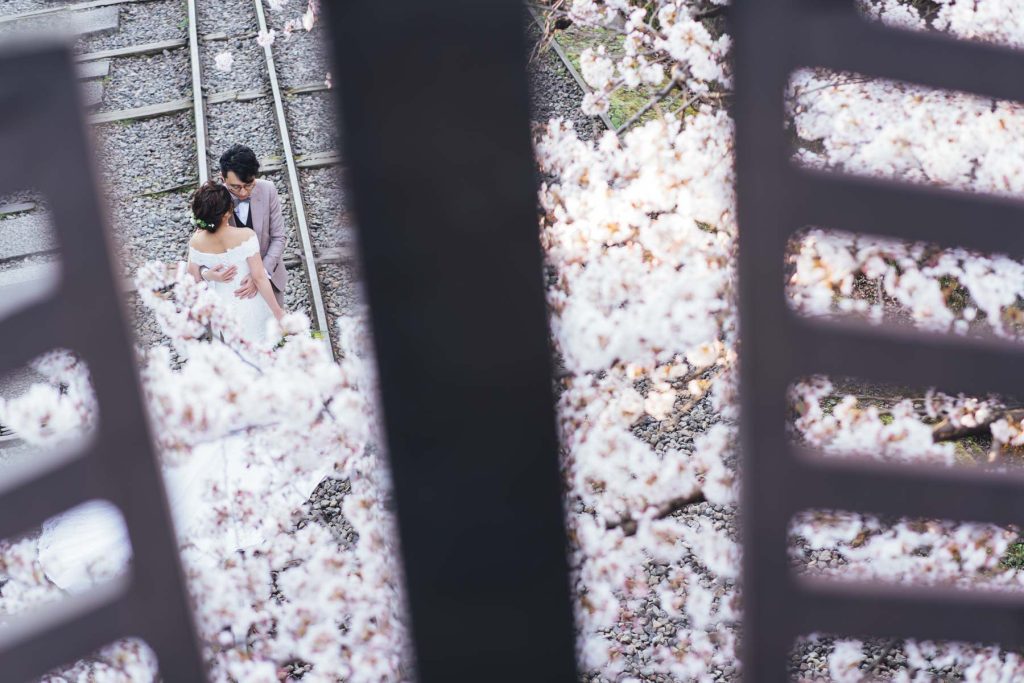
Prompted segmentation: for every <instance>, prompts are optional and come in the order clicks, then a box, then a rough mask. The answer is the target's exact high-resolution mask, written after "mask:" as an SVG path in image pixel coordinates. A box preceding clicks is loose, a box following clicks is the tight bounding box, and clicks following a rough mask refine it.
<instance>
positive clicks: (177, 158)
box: [93, 112, 198, 198]
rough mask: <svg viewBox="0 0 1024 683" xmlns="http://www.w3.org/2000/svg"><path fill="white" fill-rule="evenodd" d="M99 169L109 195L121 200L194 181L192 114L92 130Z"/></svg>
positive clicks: (185, 113) (130, 122)
mask: <svg viewBox="0 0 1024 683" xmlns="http://www.w3.org/2000/svg"><path fill="white" fill-rule="evenodd" d="M93 130H94V131H95V132H96V138H97V139H96V149H97V150H98V152H99V155H98V156H99V168H100V173H101V176H102V178H103V180H104V183H105V187H106V189H107V191H108V193H109V194H111V195H112V196H114V197H118V198H123V197H128V196H132V195H136V194H140V193H143V192H152V191H157V190H163V189H166V188H167V187H169V186H171V185H174V184H179V183H185V182H195V181H196V179H197V177H198V176H197V173H198V171H197V164H196V132H195V126H194V125H193V123H192V112H181V113H178V114H173V115H167V116H158V117H154V118H151V119H144V120H139V121H125V122H118V123H109V124H104V125H101V126H96V127H94V128H93Z"/></svg>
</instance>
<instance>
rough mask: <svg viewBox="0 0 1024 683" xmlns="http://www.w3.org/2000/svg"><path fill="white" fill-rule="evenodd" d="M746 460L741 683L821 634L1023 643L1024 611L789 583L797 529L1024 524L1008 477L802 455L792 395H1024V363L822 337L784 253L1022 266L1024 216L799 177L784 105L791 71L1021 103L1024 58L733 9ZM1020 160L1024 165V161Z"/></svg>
mask: <svg viewBox="0 0 1024 683" xmlns="http://www.w3.org/2000/svg"><path fill="white" fill-rule="evenodd" d="M730 12H731V14H732V19H733V27H732V28H733V37H734V39H735V58H736V61H735V69H736V73H735V86H736V94H735V95H736V99H735V109H734V111H735V117H736V124H737V132H736V149H737V173H738V196H739V226H740V256H739V260H740V292H741V296H740V316H741V330H742V368H741V381H742V437H743V447H744V471H743V482H744V483H743V490H744V493H743V501H742V503H743V508H742V514H743V528H744V534H743V536H744V542H743V543H744V576H743V581H744V612H745V615H744V620H745V621H744V628H743V639H744V671H745V677H746V678H747V680H766V681H767V680H771V681H780V680H785V679H786V659H787V653H788V652H789V650H790V649H791V648H792V646H793V644H794V640H795V638H796V637H797V636H799V635H801V634H808V633H811V632H821V633H832V634H837V635H859V636H870V635H884V636H892V637H900V636H916V637H919V638H928V639H955V640H966V641H971V642H974V641H984V642H1002V643H1013V644H1017V645H1019V644H1020V643H1022V642H1024V596H1021V595H1005V594H1000V595H998V596H997V595H994V594H991V593H989V594H984V593H975V592H959V591H955V592H954V591H952V590H942V589H937V588H934V589H925V588H917V589H909V588H905V587H891V586H883V585H878V584H857V585H852V584H846V583H843V584H837V583H834V582H833V583H826V582H821V581H809V580H802V579H798V578H797V577H795V576H794V575H793V574H792V573H791V571H790V568H789V562H788V560H787V553H786V531H787V525H788V524H789V522H790V520H791V519H792V517H793V515H794V514H796V513H798V512H800V511H803V510H807V509H814V508H826V509H841V510H852V511H864V512H871V513H879V514H885V515H899V516H910V517H926V518H942V519H952V520H971V521H984V522H993V523H1001V524H1010V523H1020V522H1021V521H1022V520H1024V479H1022V478H1021V477H1019V476H1016V475H1011V474H1006V473H1002V474H995V473H990V472H981V471H969V472H965V471H950V470H948V469H929V468H925V467H908V466H884V465H882V464H873V465H866V464H863V461H862V462H861V464H858V463H857V462H854V461H850V460H838V459H827V458H823V457H822V456H821V455H820V454H816V453H809V452H805V451H801V450H800V449H798V448H796V447H795V446H793V445H792V444H791V442H790V439H789V438H788V436H787V434H786V432H785V423H786V408H787V405H786V390H787V386H788V385H789V384H790V383H791V382H792V381H794V380H796V379H798V378H801V377H805V376H807V375H810V374H815V373H823V374H827V375H830V376H836V377H839V376H849V377H857V378H863V379H865V380H869V381H881V382H891V383H894V384H897V385H901V386H904V385H918V386H937V387H940V388H946V389H951V390H953V391H967V392H978V393H980V394H985V393H988V392H1006V393H1014V392H1019V390H1020V381H1021V372H1020V368H1021V363H1022V361H1024V353H1022V349H1021V348H1020V347H1018V346H1010V345H1008V344H998V343H983V342H981V341H978V340H971V339H966V338H959V337H957V338H954V337H945V336H930V335H926V334H917V333H910V332H907V331H899V330H894V329H891V328H884V327H869V326H867V325H866V324H864V325H860V324H842V323H839V322H822V321H812V320H809V319H806V318H802V317H800V316H798V315H797V314H795V313H794V312H792V311H791V310H790V309H789V308H788V306H787V304H786V301H785V296H784V289H783V287H784V251H785V246H786V242H787V240H788V239H789V238H790V237H791V236H792V235H793V234H794V233H795V232H796V231H798V230H800V229H802V228H804V227H806V226H820V227H825V228H832V229H841V230H848V231H853V232H867V233H873V234H878V235H884V236H890V237H895V238H901V239H908V240H924V241H928V242H934V243H938V244H940V245H944V246H953V245H959V246H964V247H968V248H973V249H978V250H982V251H994V252H1000V253H1009V254H1010V255H1013V256H1015V257H1017V258H1020V257H1021V256H1024V231H1021V229H1020V227H1021V224H1022V223H1024V203H1022V202H1018V201H1013V200H1009V199H1003V198H993V197H986V196H978V195H971V196H967V195H965V194H960V193H955V192H950V191H939V190H936V189H929V188H925V187H920V186H911V185H907V184H900V183H890V182H882V181H875V180H867V179H856V178H852V177H848V176H841V175H836V174H827V173H823V172H814V171H810V170H805V169H800V168H797V167H796V166H795V165H794V164H793V163H792V162H791V161H790V154H791V150H790V141H789V138H788V133H787V131H786V130H785V125H784V108H783V94H784V89H785V87H786V84H787V81H788V79H789V78H790V75H791V74H792V72H793V71H794V70H795V69H798V68H801V67H825V68H830V69H836V70H843V71H851V72H856V73H858V74H865V75H868V76H874V77H881V78H889V79H894V80H901V81H908V82H913V83H917V84H921V85H925V86H930V87H935V88H943V89H949V90H957V91H966V92H970V93H976V94H979V95H985V96H989V97H995V98H1002V99H1009V100H1022V101H1024V79H1022V78H1021V74H1022V73H1024V54H1021V53H1018V52H1013V51H1010V50H1007V49H1001V48H998V47H991V46H984V45H981V44H974V43H967V42H961V41H956V40H953V39H950V38H947V37H944V36H941V35H937V34H925V33H911V32H906V31H898V30H895V29H891V28H887V27H884V26H882V25H878V24H871V23H869V22H868V20H866V19H865V18H863V17H861V16H859V14H858V12H857V10H856V8H855V6H854V0H734V2H733V4H732V7H731V8H730ZM1021 153H1024V151H1022V152H1021Z"/></svg>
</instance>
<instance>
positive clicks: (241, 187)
mask: <svg viewBox="0 0 1024 683" xmlns="http://www.w3.org/2000/svg"><path fill="white" fill-rule="evenodd" d="M224 187H226V188H228V189H229V190H231V191H232V192H241V191H242V190H245V191H246V192H248V191H250V190H252V188H254V187H256V179H255V178H253V180H252V181H251V182H248V183H246V184H244V185H235V184H234V183H228V182H225V183H224Z"/></svg>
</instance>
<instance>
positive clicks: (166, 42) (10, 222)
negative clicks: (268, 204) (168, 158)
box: [0, 0, 349, 352]
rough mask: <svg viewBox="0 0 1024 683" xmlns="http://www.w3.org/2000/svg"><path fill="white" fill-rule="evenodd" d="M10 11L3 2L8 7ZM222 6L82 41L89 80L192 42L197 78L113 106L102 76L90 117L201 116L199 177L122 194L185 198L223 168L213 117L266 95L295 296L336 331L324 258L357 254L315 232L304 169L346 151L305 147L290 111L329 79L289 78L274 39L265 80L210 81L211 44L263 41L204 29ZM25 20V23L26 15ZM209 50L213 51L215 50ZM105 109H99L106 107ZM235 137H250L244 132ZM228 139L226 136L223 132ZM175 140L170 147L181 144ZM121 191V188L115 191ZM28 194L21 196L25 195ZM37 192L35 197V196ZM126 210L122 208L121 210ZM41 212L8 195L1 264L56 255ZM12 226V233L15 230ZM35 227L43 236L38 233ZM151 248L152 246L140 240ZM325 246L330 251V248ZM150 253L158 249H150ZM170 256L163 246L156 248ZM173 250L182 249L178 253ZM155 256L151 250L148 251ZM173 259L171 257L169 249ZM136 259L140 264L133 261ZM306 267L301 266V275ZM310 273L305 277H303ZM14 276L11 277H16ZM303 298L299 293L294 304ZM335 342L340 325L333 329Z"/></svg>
mask: <svg viewBox="0 0 1024 683" xmlns="http://www.w3.org/2000/svg"><path fill="white" fill-rule="evenodd" d="M248 2H250V3H251V4H250V5H249V10H250V11H251V12H252V13H253V15H254V19H255V21H253V22H252V24H253V25H252V26H251V28H252V29H256V30H267V28H268V23H267V17H266V15H265V14H264V10H263V5H262V2H261V0H248ZM149 4H153V5H157V4H160V0H92V1H91V2H78V3H68V4H64V5H53V4H51V3H49V2H48V1H47V2H45V3H44V2H39V3H38V6H37V7H31V8H29V9H27V10H22V11H20V12H17V13H13V14H9V15H6V16H0V26H3V25H5V24H8V25H10V24H17V22H24V21H49V20H51V19H52V18H53V16H54V15H61V16H64V15H67V16H69V17H72V18H73V17H75V16H79V15H83V14H84V13H86V12H88V11H94V10H95V9H96V8H106V9H107V10H111V9H112V10H117V9H118V8H122V7H127V6H131V5H139V6H142V5H149ZM0 11H2V10H0ZM204 11H205V12H206V13H207V14H215V13H216V12H218V11H219V10H218V9H217V6H216V5H215V3H213V2H212V1H211V0H188V2H187V9H186V16H185V20H186V23H187V31H186V32H185V35H179V36H177V37H173V38H170V37H168V38H166V39H162V40H155V41H148V42H141V43H134V44H116V45H114V46H112V47H106V46H103V49H95V50H78V53H77V54H76V61H77V62H78V65H79V68H80V77H81V78H82V80H83V84H84V83H89V84H91V85H93V86H96V85H97V82H98V81H99V82H101V83H102V82H107V81H109V79H110V77H111V63H114V64H115V69H114V70H115V72H116V64H117V63H118V60H129V59H145V58H148V57H160V56H161V55H165V56H166V55H168V54H175V53H177V52H179V51H181V52H187V54H188V61H189V70H190V79H191V83H190V88H189V92H188V96H187V97H173V98H167V99H164V100H163V101H158V102H154V103H152V104H149V103H147V104H143V105H141V106H135V107H127V108H120V109H111V108H103V107H102V106H101V103H102V99H103V98H102V86H99V87H93V88H92V91H93V92H94V93H95V92H99V96H98V97H96V99H97V101H96V102H91V104H93V105H94V107H93V109H94V111H93V113H92V114H91V115H90V122H91V123H92V124H94V125H96V126H100V127H104V126H107V127H108V128H109V125H110V124H117V125H120V126H125V127H132V126H135V125H136V124H138V123H139V122H142V121H146V120H153V119H160V118H165V117H172V116H175V115H178V116H185V115H188V114H189V113H190V114H191V121H192V123H193V125H194V135H195V155H196V157H195V158H196V166H195V167H194V171H193V173H194V176H193V177H192V178H191V179H188V178H185V179H184V182H182V180H183V179H182V178H168V179H167V181H166V182H157V183H156V184H157V186H158V187H157V189H154V190H149V191H142V192H136V193H133V194H132V196H131V197H118V198H115V200H114V201H115V203H116V202H117V201H119V200H124V201H125V202H127V201H134V200H137V199H144V198H147V197H153V196H157V195H174V194H181V195H182V197H181V200H182V204H184V200H185V196H184V195H185V193H186V192H187V191H188V190H189V189H191V187H194V186H195V185H196V184H197V183H201V182H204V181H205V180H206V179H208V178H209V177H212V176H214V174H215V173H216V171H215V170H214V166H215V161H214V159H213V158H212V157H211V154H210V142H211V138H210V127H211V125H216V123H217V117H218V115H219V106H220V105H226V104H229V103H245V102H262V101H266V102H269V103H272V107H273V113H274V120H273V127H274V129H275V130H276V131H277V135H278V137H279V149H280V153H277V154H269V155H261V156H262V159H261V162H262V171H263V174H264V177H269V178H270V179H272V180H274V179H276V178H277V177H280V178H283V179H284V181H285V182H281V183H278V186H279V191H281V193H282V194H283V195H286V196H283V197H282V200H284V202H287V203H288V204H289V205H290V206H289V207H288V210H286V220H287V221H289V222H290V224H291V232H292V233H293V239H294V242H295V243H297V246H298V249H290V250H289V251H288V252H286V257H287V258H286V265H287V266H288V268H289V270H291V271H293V277H292V286H291V287H290V288H289V289H293V288H303V289H304V290H305V296H297V297H290V298H293V299H296V300H298V302H297V303H298V305H299V306H301V305H302V302H303V301H305V302H308V309H307V310H308V313H309V314H310V318H311V322H312V324H313V326H314V327H315V328H316V329H319V330H321V331H325V332H326V331H328V330H330V329H331V328H332V322H333V321H332V320H331V317H330V316H329V314H328V312H327V310H326V306H325V303H324V299H325V297H324V292H323V291H322V290H323V288H322V285H321V281H320V277H319V274H318V268H319V267H323V266H325V265H331V266H334V265H338V264H344V263H347V262H348V261H349V257H348V252H347V251H346V250H345V249H337V248H335V249H331V248H329V247H327V246H326V245H321V248H320V249H317V248H316V246H315V243H314V240H313V232H314V231H315V230H316V229H317V226H316V225H311V222H310V220H309V218H308V216H307V207H306V203H305V201H304V191H305V188H304V187H303V183H302V177H301V175H300V174H301V173H302V172H303V171H304V170H306V169H317V168H325V167H331V166H336V165H338V162H339V155H338V154H337V152H336V151H334V150H319V151H317V152H315V153H311V154H310V153H307V154H297V153H296V150H295V147H294V145H293V143H292V139H291V131H290V129H289V125H288V120H287V115H286V99H287V98H292V97H302V96H304V95H307V94H310V93H316V92H319V91H322V90H326V85H324V83H323V82H322V81H321V82H312V83H300V84H292V85H291V86H284V85H283V84H282V83H281V82H280V80H279V78H278V71H277V68H276V64H275V58H274V51H273V50H272V49H271V47H270V46H268V47H266V48H262V52H263V58H264V64H265V67H264V79H263V82H262V83H261V87H257V88H240V89H232V90H219V91H213V90H212V89H211V88H210V87H209V86H208V85H207V82H206V76H207V75H208V73H209V68H210V65H209V63H208V62H206V63H204V59H203V57H204V51H205V52H206V53H212V52H213V51H216V50H218V49H220V47H219V46H220V45H227V44H235V45H238V44H240V43H245V44H248V42H251V44H252V45H255V40H254V39H255V35H256V30H244V31H241V32H238V31H234V32H232V31H228V32H209V31H208V32H207V33H205V34H204V33H202V32H201V30H200V24H201V23H202V22H201V17H200V15H201V14H202V13H203V12H204ZM19 25H20V24H19ZM205 56H207V57H208V56H210V54H206V55H205ZM97 109H98V111H97ZM231 141H232V142H235V141H238V142H243V143H244V142H247V141H246V139H245V138H244V136H241V137H239V138H238V139H237V140H231ZM220 144H224V143H223V141H221V143H220ZM172 153H173V152H172V151H171V150H168V154H172ZM115 194H116V193H115ZM16 199H18V198H16ZM29 199H30V200H31V199H33V198H31V197H29ZM115 213H116V210H115ZM41 222H45V213H44V209H43V208H42V207H40V206H39V204H38V202H34V201H11V202H7V203H4V200H0V243H3V242H5V241H9V240H6V239H5V238H7V237H9V236H11V235H14V236H15V237H16V238H17V240H18V242H19V243H18V244H17V245H14V244H13V243H12V244H9V245H8V247H7V248H6V249H5V248H3V247H0V268H3V267H4V266H5V265H6V266H7V269H8V270H13V269H14V267H15V266H16V265H17V262H19V261H24V262H25V263H35V262H37V261H39V260H47V259H51V260H54V261H55V260H56V259H57V258H59V257H58V255H57V254H56V253H55V245H54V244H53V242H52V240H51V239H48V238H47V236H46V235H45V233H46V231H45V230H38V226H39V224H40V223H41ZM5 233H6V234H5ZM33 235H34V236H33ZM184 239H185V238H184V236H183V235H182V236H180V242H181V243H182V244H183V243H184ZM137 251H139V252H140V253H144V252H145V251H146V250H145V249H142V250H137ZM320 252H323V253H320ZM144 255H145V256H147V257H148V256H150V255H151V254H144ZM153 255H156V256H161V255H162V254H153ZM173 257H175V258H177V257H180V249H179V250H178V253H174V254H173ZM146 260H148V258H147V259H146ZM164 260H170V259H166V258H165V259H164ZM128 265H129V266H134V265H137V264H134V263H129V264H128ZM4 272H5V271H4V270H0V291H2V289H3V288H4V286H5V276H4ZM300 274H301V275H300ZM296 275H300V277H296ZM7 279H10V278H7ZM292 303H293V302H292V301H289V305H290V307H291V304H292ZM325 336H326V337H327V338H328V339H329V340H330V341H331V342H332V352H333V346H334V344H333V338H332V335H330V334H327V335H325Z"/></svg>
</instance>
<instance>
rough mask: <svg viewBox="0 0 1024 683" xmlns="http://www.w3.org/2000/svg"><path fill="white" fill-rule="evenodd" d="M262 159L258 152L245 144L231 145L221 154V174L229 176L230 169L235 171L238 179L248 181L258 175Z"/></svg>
mask: <svg viewBox="0 0 1024 683" xmlns="http://www.w3.org/2000/svg"><path fill="white" fill-rule="evenodd" d="M259 170H260V161H259V159H257V158H256V154H255V153H254V152H253V151H252V150H251V149H249V148H248V147H246V146H245V145H238V144H235V145H231V146H230V147H228V151H226V152H224V153H223V154H221V155H220V174H221V175H222V176H224V177H225V178H227V176H228V171H234V172H235V175H236V176H238V179H239V180H241V181H242V182H243V183H247V182H249V181H250V180H252V179H253V178H255V177H256V172H257V171H259Z"/></svg>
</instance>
